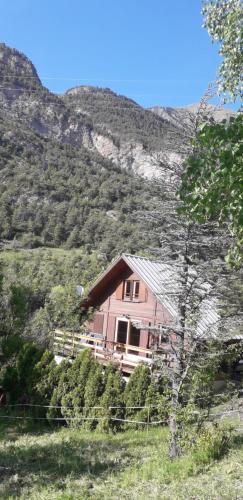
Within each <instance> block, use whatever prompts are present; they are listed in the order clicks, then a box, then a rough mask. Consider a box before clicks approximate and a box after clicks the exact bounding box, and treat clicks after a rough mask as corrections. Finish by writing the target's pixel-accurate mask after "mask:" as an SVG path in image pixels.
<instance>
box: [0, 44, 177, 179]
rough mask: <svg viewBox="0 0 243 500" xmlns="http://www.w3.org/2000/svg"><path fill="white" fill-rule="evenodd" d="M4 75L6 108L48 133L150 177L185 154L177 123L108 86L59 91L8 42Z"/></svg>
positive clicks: (1, 89)
mask: <svg viewBox="0 0 243 500" xmlns="http://www.w3.org/2000/svg"><path fill="white" fill-rule="evenodd" d="M0 74H1V77H0V105H1V109H2V111H3V112H5V113H6V116H8V118H10V117H12V119H13V120H17V121H18V122H19V123H22V124H23V126H27V127H30V128H31V129H34V130H35V131H36V132H38V133H39V134H41V135H43V136H45V137H48V138H51V139H52V140H55V141H58V142H60V143H62V144H65V143H66V144H70V145H72V146H75V147H78V148H80V147H85V148H88V149H89V150H92V151H97V152H98V153H100V154H101V155H102V156H104V157H105V158H107V159H109V160H112V161H113V162H115V163H116V164H117V165H119V166H121V167H123V168H126V169H132V170H133V171H135V172H136V173H138V174H140V175H143V176H145V177H153V176H157V175H160V173H161V169H162V170H163V169H165V172H166V168H165V167H166V166H167V165H168V164H169V165H173V162H175V161H176V162H178V161H179V162H180V161H181V158H182V157H183V154H184V152H185V149H186V144H185V142H186V141H185V137H184V134H181V130H180V128H179V127H178V126H177V125H174V123H172V122H171V123H170V122H168V120H164V118H163V117H160V116H157V115H156V114H155V113H152V112H151V111H150V110H145V109H143V108H142V107H141V106H139V105H138V104H136V103H135V102H134V101H132V100H130V99H127V98H126V97H123V96H118V95H116V94H115V93H114V92H112V91H111V90H109V89H97V88H93V87H87V86H84V87H78V88H75V89H71V90H70V91H68V92H66V94H65V95H63V96H57V95H54V94H52V93H51V92H49V91H48V89H46V88H45V87H44V86H43V85H42V83H41V81H40V79H39V77H38V74H37V72H36V69H35V68H34V66H33V64H32V63H31V61H30V60H29V59H28V58H27V57H26V56H24V55H23V54H21V53H20V52H18V51H17V50H15V49H11V48H9V47H7V46H6V45H5V44H0Z"/></svg>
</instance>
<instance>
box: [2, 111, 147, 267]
mask: <svg viewBox="0 0 243 500" xmlns="http://www.w3.org/2000/svg"><path fill="white" fill-rule="evenodd" d="M146 113H147V112H146ZM151 116H152V117H153V116H154V115H153V114H152V113H151ZM154 119H155V118H154ZM9 128H10V130H12V129H14V137H13V136H12V135H11V134H9V133H8V131H9ZM0 134H1V139H0V171H1V176H2V177H3V178H4V179H5V182H4V185H2V186H0V234H1V238H2V239H6V240H12V241H13V242H14V241H15V240H17V241H18V242H21V241H22V242H23V245H24V247H25V248H26V247H27V246H28V247H30V248H37V247H39V246H40V245H42V246H49V247H59V246H60V245H66V247H67V248H80V247H82V248H84V249H85V251H86V253H91V252H92V251H93V250H95V249H96V250H97V249H98V250H100V251H101V252H103V253H105V254H106V256H107V257H108V258H111V256H115V255H116V254H117V253H120V251H121V250H123V251H128V252H135V251H137V250H140V249H143V248H145V247H146V245H147V243H148V237H147V236H146V234H145V232H144V230H143V229H144V227H143V223H141V221H140V220H139V219H138V217H137V212H138V211H140V210H144V211H146V210H147V209H148V206H151V204H153V203H154V201H153V198H154V197H155V191H154V188H153V187H152V185H151V186H150V185H149V184H148V183H147V182H146V181H145V180H144V179H140V178H138V177H136V176H135V175H133V174H132V172H128V171H127V170H123V169H121V168H119V167H117V166H115V165H114V164H112V163H111V162H109V161H107V160H105V159H104V158H103V157H101V156H99V154H98V153H97V154H95V153H91V152H88V151H87V150H86V149H84V148H79V149H75V148H72V147H71V146H68V145H63V146H62V145H59V144H58V143H54V142H51V141H50V140H47V139H45V138H43V137H41V136H39V135H37V134H36V133H35V132H34V131H30V130H29V129H26V127H23V126H22V127H20V126H19V124H17V123H16V124H15V123H13V120H11V121H10V123H8V121H7V120H6V117H4V118H3V117H1V116H0ZM148 228H149V224H148ZM114 234H116V238H115V239H114V236H113V235H114Z"/></svg>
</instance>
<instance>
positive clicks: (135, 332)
mask: <svg viewBox="0 0 243 500" xmlns="http://www.w3.org/2000/svg"><path fill="white" fill-rule="evenodd" d="M139 343H140V330H139V329H138V328H135V326H133V325H131V329H130V339H129V345H133V346H135V347H139ZM128 352H129V354H137V355H138V353H139V351H134V350H132V349H129V351H128Z"/></svg>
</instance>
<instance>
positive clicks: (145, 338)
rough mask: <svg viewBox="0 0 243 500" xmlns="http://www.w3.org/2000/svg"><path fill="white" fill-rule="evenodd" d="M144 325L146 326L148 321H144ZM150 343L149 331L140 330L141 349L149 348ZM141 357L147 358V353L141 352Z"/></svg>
mask: <svg viewBox="0 0 243 500" xmlns="http://www.w3.org/2000/svg"><path fill="white" fill-rule="evenodd" d="M143 323H144V324H145V325H146V323H147V322H146V321H143ZM148 342H149V332H148V330H145V329H144V330H140V341H139V347H142V348H143V349H147V348H148ZM139 355H140V356H144V357H146V353H144V352H142V351H141V352H139Z"/></svg>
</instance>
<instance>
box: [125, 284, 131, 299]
mask: <svg viewBox="0 0 243 500" xmlns="http://www.w3.org/2000/svg"><path fill="white" fill-rule="evenodd" d="M131 294H132V281H125V288H124V298H126V299H130V300H131Z"/></svg>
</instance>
